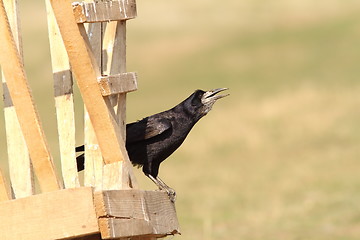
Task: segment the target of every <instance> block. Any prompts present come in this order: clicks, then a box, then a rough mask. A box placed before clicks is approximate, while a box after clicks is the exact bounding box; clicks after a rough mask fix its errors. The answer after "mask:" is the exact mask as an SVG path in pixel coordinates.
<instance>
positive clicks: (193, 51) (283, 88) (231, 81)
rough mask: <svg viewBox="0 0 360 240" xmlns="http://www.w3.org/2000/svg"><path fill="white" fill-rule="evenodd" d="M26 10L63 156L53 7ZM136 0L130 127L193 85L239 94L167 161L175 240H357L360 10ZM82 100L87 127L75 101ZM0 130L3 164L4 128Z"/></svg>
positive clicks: (34, 73) (35, 83)
mask: <svg viewBox="0 0 360 240" xmlns="http://www.w3.org/2000/svg"><path fill="white" fill-rule="evenodd" d="M20 2H21V16H22V30H23V40H24V53H25V64H26V69H27V74H28V77H29V80H30V84H31V87H32V91H33V94H34V96H35V101H36V102H37V104H38V108H39V111H40V117H41V119H42V122H43V125H44V128H45V131H46V134H47V137H48V140H49V142H50V146H51V149H52V151H53V154H54V158H55V160H56V161H57V162H58V161H59V159H58V147H57V138H56V122H55V109H54V101H53V99H52V94H53V92H52V76H51V66H50V56H49V45H48V40H47V25H46V22H45V21H46V11H45V6H44V3H43V1H39V0H36V1H35V0H33V1H20ZM137 5H138V18H136V19H134V20H131V21H129V22H128V42H127V45H128V71H137V72H138V75H139V90H138V91H137V92H135V93H131V94H129V97H128V121H129V122H130V121H135V120H138V119H141V118H143V117H145V116H147V115H150V114H153V113H156V112H159V111H163V110H165V109H168V108H171V107H172V106H174V105H175V104H177V103H179V102H180V101H181V100H183V99H184V98H185V97H187V96H188V95H190V94H191V93H192V92H193V91H194V90H195V89H198V88H201V89H212V88H218V87H229V88H230V94H231V96H230V97H228V98H225V99H223V100H221V101H219V102H218V103H217V104H216V105H215V106H214V109H213V110H212V112H210V113H209V115H208V116H206V117H205V118H204V119H202V120H201V121H200V122H199V124H198V125H197V126H196V127H195V128H194V130H193V131H192V132H191V134H190V135H189V137H188V139H187V140H186V141H185V143H184V144H183V146H182V147H181V148H180V149H179V150H178V151H177V152H176V153H175V154H173V155H172V156H171V157H170V159H168V160H167V161H166V162H165V163H164V164H163V165H162V167H161V171H160V176H161V177H162V178H163V179H164V180H165V181H166V182H167V183H168V184H169V185H170V186H172V187H173V188H175V189H176V190H177V194H178V200H177V211H178V217H179V220H180V224H181V230H182V236H176V237H175V239H182V240H187V239H189V240H190V239H202V240H212V239H249V240H260V239H267V240H278V239H284V240H293V239H294V240H295V239H307V240H309V239H314V240H315V239H316V240H321V239H339V240H340V239H341V240H350V239H354V240H355V239H359V238H360V204H359V203H360V174H359V170H360V162H359V159H360V148H359V144H360V124H359V123H360V97H359V92H360V82H359V78H360V65H359V63H360V44H359V43H360V14H359V12H360V2H359V1H357V0H347V1H342V0H327V1H325V0H320V1H310V0H278V1H265V0H252V1H243V0H224V1H221V2H219V1H205V0H198V1H190V0H182V1H173V0H172V1H169V0H152V1H145V0H138V1H137ZM76 104H77V110H79V111H80V113H79V114H78V116H79V117H78V119H77V124H78V127H79V129H81V126H82V119H81V117H80V116H81V105H82V103H81V99H80V97H79V96H77V98H76ZM1 114H3V113H1ZM1 121H2V122H3V117H1ZM2 126H3V125H2ZM0 134H1V137H2V139H3V140H2V141H1V143H0V144H1V145H0V149H1V152H0V157H1V159H0V165H1V167H2V168H3V169H6V168H7V166H6V143H5V140H4V139H5V132H4V127H2V128H1V129H0ZM81 139H82V133H81V131H80V130H79V134H78V141H79V144H81V143H82V140H81ZM136 173H137V175H138V180H139V181H140V184H141V186H142V187H143V188H146V189H154V185H153V184H152V183H151V182H150V181H149V180H148V179H147V178H145V177H144V176H142V174H141V171H140V170H139V171H138V170H137V171H136Z"/></svg>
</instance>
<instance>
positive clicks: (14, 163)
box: [2, 0, 35, 198]
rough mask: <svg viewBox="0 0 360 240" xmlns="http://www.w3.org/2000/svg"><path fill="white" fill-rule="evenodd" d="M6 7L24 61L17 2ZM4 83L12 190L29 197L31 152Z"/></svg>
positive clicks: (31, 184)
mask: <svg viewBox="0 0 360 240" xmlns="http://www.w3.org/2000/svg"><path fill="white" fill-rule="evenodd" d="M4 5H5V9H6V12H7V15H8V19H9V23H10V27H11V31H12V33H13V35H14V40H15V42H16V46H17V49H18V51H19V54H20V58H21V59H22V58H23V56H22V41H21V33H20V24H19V23H20V18H19V15H18V5H17V0H8V1H5V2H4ZM2 75H3V74H2ZM2 83H3V100H4V117H5V129H6V142H7V152H8V161H9V174H10V179H11V183H12V189H13V191H14V195H15V197H16V198H21V197H27V196H30V195H32V194H34V191H35V187H34V176H33V172H32V165H31V161H30V157H29V151H28V149H27V146H26V142H25V139H24V136H23V133H22V131H21V128H20V124H19V120H18V118H17V116H16V111H15V107H14V105H13V103H12V100H11V96H10V93H9V90H8V87H7V84H6V78H5V76H2Z"/></svg>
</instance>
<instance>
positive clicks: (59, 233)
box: [0, 187, 99, 240]
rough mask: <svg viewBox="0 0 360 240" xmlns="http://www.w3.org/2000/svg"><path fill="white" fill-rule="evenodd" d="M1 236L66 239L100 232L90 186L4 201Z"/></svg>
mask: <svg viewBox="0 0 360 240" xmlns="http://www.w3.org/2000/svg"><path fill="white" fill-rule="evenodd" d="M0 212H1V214H0V232H1V239H3V240H13V239H26V240H41V239H46V240H48V239H64V238H72V237H77V236H79V237H80V236H85V235H91V234H95V233H98V232H99V228H98V221H97V217H96V214H95V206H94V202H93V191H92V188H90V187H82V188H71V189H64V190H60V191H54V192H48V193H44V194H39V195H33V196H30V197H27V198H21V199H17V200H12V201H6V202H1V203H0Z"/></svg>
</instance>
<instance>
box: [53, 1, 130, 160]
mask: <svg viewBox="0 0 360 240" xmlns="http://www.w3.org/2000/svg"><path fill="white" fill-rule="evenodd" d="M51 4H52V7H53V10H54V13H55V16H56V19H57V23H58V26H59V29H60V32H61V35H62V37H63V40H64V44H65V47H66V50H67V53H68V56H69V59H70V63H71V66H72V70H73V74H74V75H75V78H76V80H77V83H78V86H79V89H80V92H81V95H82V98H83V100H84V103H85V105H86V109H87V111H88V112H89V117H90V120H91V123H92V125H93V127H94V130H95V133H96V137H97V140H98V143H99V146H100V150H101V152H102V155H103V159H104V162H105V163H107V164H108V163H114V162H118V161H123V160H124V155H126V149H125V143H124V140H123V139H122V137H121V135H120V134H119V132H120V131H119V127H118V125H117V122H116V120H115V118H114V113H113V112H111V111H109V110H110V108H111V104H110V101H109V99H107V98H106V97H105V98H104V97H103V96H102V95H101V91H100V89H99V85H98V82H97V79H98V78H99V77H100V72H99V67H98V66H97V63H96V61H95V58H94V56H93V54H92V52H91V48H90V46H89V43H88V38H87V35H86V31H85V28H84V26H83V24H77V23H76V21H75V18H74V15H73V10H72V6H71V2H70V1H68V0H51Z"/></svg>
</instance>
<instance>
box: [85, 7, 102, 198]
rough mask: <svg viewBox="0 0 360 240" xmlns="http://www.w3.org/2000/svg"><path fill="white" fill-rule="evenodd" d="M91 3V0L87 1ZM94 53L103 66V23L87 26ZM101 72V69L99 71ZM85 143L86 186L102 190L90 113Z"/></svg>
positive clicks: (100, 161) (100, 172)
mask: <svg viewBox="0 0 360 240" xmlns="http://www.w3.org/2000/svg"><path fill="white" fill-rule="evenodd" d="M85 1H86V2H90V0H85ZM85 26H86V31H87V35H88V38H89V42H90V45H91V49H92V52H93V53H94V57H95V59H96V62H97V65H98V66H100V65H101V54H102V53H101V40H102V26H101V23H88V24H86V25H85ZM99 71H100V69H99ZM84 127H85V134H84V137H85V139H84V142H85V172H84V185H85V186H92V187H94V188H95V191H99V190H101V189H102V180H103V179H102V178H103V158H102V155H101V151H100V147H99V143H98V141H97V138H96V134H95V131H94V128H93V126H92V123H91V121H90V118H89V113H88V111H87V110H86V107H85V111H84Z"/></svg>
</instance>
